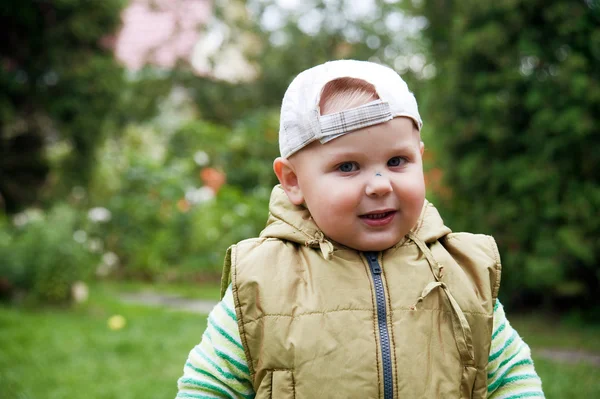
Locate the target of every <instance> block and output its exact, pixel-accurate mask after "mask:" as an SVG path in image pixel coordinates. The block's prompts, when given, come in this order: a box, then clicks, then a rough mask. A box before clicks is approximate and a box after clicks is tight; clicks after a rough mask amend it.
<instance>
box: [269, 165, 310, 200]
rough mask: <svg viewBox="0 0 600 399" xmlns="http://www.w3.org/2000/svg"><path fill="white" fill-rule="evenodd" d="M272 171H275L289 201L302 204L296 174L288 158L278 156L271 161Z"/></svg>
mask: <svg viewBox="0 0 600 399" xmlns="http://www.w3.org/2000/svg"><path fill="white" fill-rule="evenodd" d="M273 171H275V174H276V175H277V179H279V183H281V187H283V190H284V191H285V193H286V194H287V196H288V198H289V199H290V202H291V203H292V204H294V205H302V204H303V203H304V196H303V195H302V190H300V185H299V184H298V176H297V175H296V171H295V170H294V165H292V163H291V162H290V161H289V160H288V159H285V158H281V157H278V158H276V159H275V161H273Z"/></svg>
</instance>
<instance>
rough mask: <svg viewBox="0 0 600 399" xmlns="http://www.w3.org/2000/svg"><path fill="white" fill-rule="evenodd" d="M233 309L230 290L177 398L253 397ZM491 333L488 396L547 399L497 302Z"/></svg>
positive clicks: (190, 359)
mask: <svg viewBox="0 0 600 399" xmlns="http://www.w3.org/2000/svg"><path fill="white" fill-rule="evenodd" d="M234 309H235V307H234V302H233V294H232V291H231V286H230V287H229V288H228V289H227V291H226V293H225V296H224V297H223V299H222V300H221V302H219V303H218V304H217V306H215V308H214V309H213V310H212V312H211V313H210V315H209V316H208V326H207V328H206V330H205V331H204V335H203V336H202V341H201V342H200V344H199V345H197V346H196V347H195V348H194V349H192V351H191V352H190V354H189V357H188V359H187V362H186V364H185V366H184V369H183V376H182V377H181V378H180V379H179V381H178V388H179V392H178V394H177V398H194V399H213V398H247V399H250V398H254V396H255V392H254V389H253V388H252V382H251V380H250V370H249V369H248V364H247V361H246V357H245V355H244V349H243V347H242V341H241V338H240V334H239V330H238V325H237V319H236V315H235V310H234ZM492 331H493V333H492V346H491V349H490V355H489V363H488V367H487V373H488V398H493V399H518V398H519V399H520V398H543V397H544V394H543V392H542V382H541V380H540V378H539V377H538V375H537V374H536V372H535V369H534V367H533V361H532V360H531V353H530V350H529V347H528V346H527V344H526V343H525V342H524V341H523V340H522V339H521V337H520V336H519V334H517V332H516V331H515V330H514V329H513V328H512V327H511V325H510V324H509V322H508V320H507V319H506V316H505V314H504V308H503V307H502V305H501V304H500V302H499V301H497V302H496V306H495V307H494V327H493V330H492Z"/></svg>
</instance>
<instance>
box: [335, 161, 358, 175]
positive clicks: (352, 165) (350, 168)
mask: <svg viewBox="0 0 600 399" xmlns="http://www.w3.org/2000/svg"><path fill="white" fill-rule="evenodd" d="M338 170H339V171H340V172H344V173H349V172H354V171H356V170H358V165H357V164H356V162H344V163H342V164H340V166H338Z"/></svg>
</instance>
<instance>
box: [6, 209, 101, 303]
mask: <svg viewBox="0 0 600 399" xmlns="http://www.w3.org/2000/svg"><path fill="white" fill-rule="evenodd" d="M15 222H16V226H11V225H9V224H8V223H7V222H6V221H5V222H4V223H2V224H1V225H0V259H2V260H1V262H0V279H1V280H2V281H3V287H4V290H3V293H4V295H3V296H4V297H11V296H13V297H14V296H15V295H16V296H22V295H25V297H26V298H27V299H28V300H32V301H35V302H40V303H65V302H68V301H69V300H70V299H71V287H72V286H73V283H75V282H76V281H80V280H86V279H87V278H89V276H90V274H91V273H92V271H93V270H94V268H95V266H96V264H97V262H98V257H97V256H96V255H94V254H93V253H91V252H90V251H89V249H88V248H87V247H86V246H85V245H84V244H83V243H82V242H77V241H76V240H75V239H74V237H77V236H78V234H79V235H80V236H81V234H83V235H84V236H83V237H85V233H83V231H78V228H79V226H81V224H82V217H81V216H80V215H78V213H77V212H76V211H75V210H74V209H73V208H72V207H70V206H68V205H66V204H58V205H55V206H54V207H53V208H52V209H50V210H49V211H48V213H43V212H41V211H37V210H28V211H26V212H24V213H21V214H18V215H16V216H15ZM76 232H77V233H76ZM83 237H82V238H83ZM80 241H83V240H81V239H80Z"/></svg>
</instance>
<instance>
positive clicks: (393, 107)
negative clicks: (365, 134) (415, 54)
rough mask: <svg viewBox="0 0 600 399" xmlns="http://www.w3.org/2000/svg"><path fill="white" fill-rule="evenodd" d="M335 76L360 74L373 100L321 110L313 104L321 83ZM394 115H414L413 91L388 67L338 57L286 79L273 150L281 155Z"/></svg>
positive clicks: (318, 97) (416, 114)
mask: <svg viewBox="0 0 600 399" xmlns="http://www.w3.org/2000/svg"><path fill="white" fill-rule="evenodd" d="M339 78H355V79H362V80H364V81H366V82H368V83H370V84H372V85H373V86H375V91H376V92H377V95H378V96H379V100H376V101H372V102H369V103H367V104H364V105H361V106H359V107H356V108H352V109H348V110H344V111H341V112H337V113H334V114H329V115H321V113H320V110H319V103H320V100H321V92H322V90H323V87H324V86H325V85H326V84H327V83H328V82H330V81H332V80H335V79H339ZM397 116H405V117H408V118H411V119H412V120H413V121H415V123H416V125H417V127H418V129H419V131H420V130H421V127H422V126H423V121H421V117H420V116H419V110H418V108H417V101H416V100H415V96H414V95H413V94H412V93H411V92H410V91H409V90H408V86H407V85H406V83H405V82H404V80H402V78H401V77H400V75H398V74H397V73H396V72H395V71H394V70H393V69H391V68H388V67H386V66H383V65H379V64H375V63H373V62H366V61H355V60H339V61H330V62H326V63H325V64H321V65H317V66H315V67H313V68H310V69H307V70H306V71H304V72H301V73H300V74H299V75H298V76H296V78H295V79H294V80H293V81H292V83H290V86H289V87H288V89H287V91H286V92H285V95H284V96H283V102H282V104H281V119H280V126H279V151H280V152H281V156H282V157H284V158H287V157H289V156H290V155H292V154H294V153H295V152H297V151H298V150H300V149H302V148H304V147H306V146H307V145H308V144H310V143H312V142H313V141H315V140H319V141H320V142H321V143H322V144H324V143H326V142H328V141H330V140H333V139H335V138H337V137H339V136H341V135H343V134H346V133H349V132H351V131H354V130H358V129H362V128H364V127H367V126H372V125H376V124H378V123H383V122H387V121H389V120H391V119H393V118H395V117H397Z"/></svg>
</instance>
